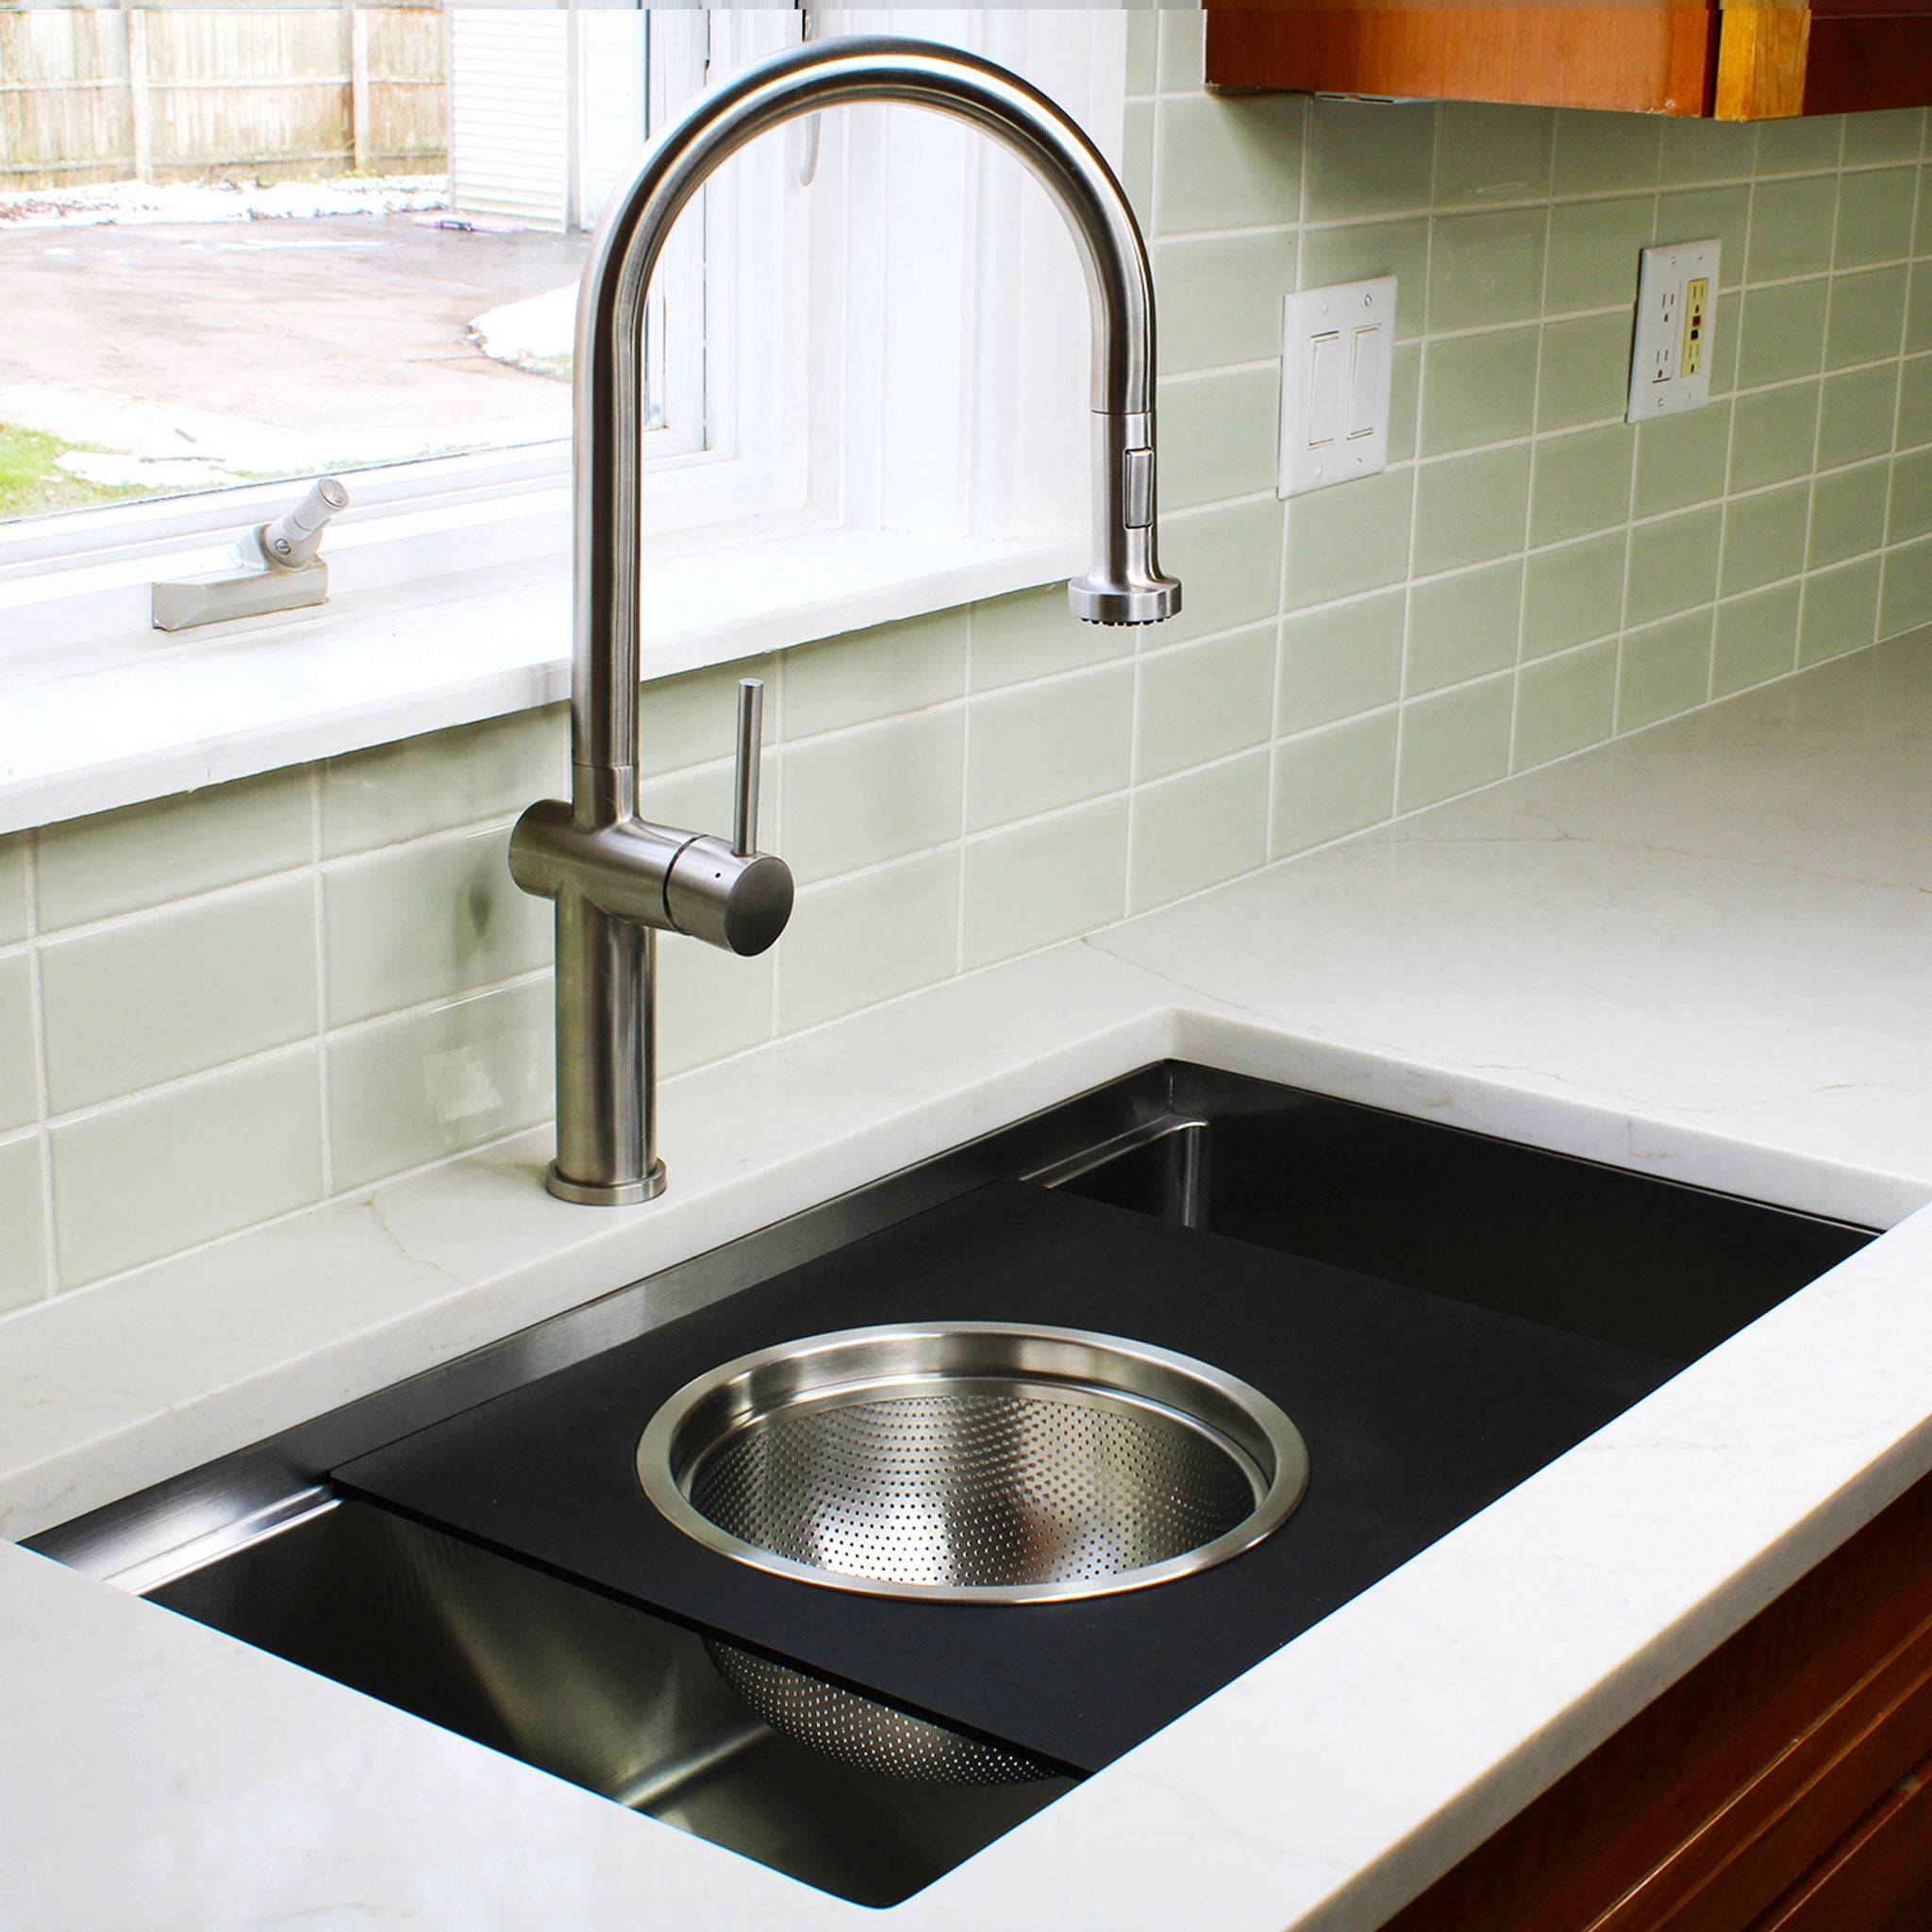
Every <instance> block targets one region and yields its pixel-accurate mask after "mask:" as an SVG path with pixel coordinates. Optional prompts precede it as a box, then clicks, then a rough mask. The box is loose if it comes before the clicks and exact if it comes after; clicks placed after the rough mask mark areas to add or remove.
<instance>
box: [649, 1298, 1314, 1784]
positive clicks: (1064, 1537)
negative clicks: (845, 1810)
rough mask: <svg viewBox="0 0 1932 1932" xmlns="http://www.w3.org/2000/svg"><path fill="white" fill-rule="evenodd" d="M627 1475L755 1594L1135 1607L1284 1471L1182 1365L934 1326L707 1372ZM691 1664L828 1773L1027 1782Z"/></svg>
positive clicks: (1222, 1548) (1250, 1525) (1257, 1529)
mask: <svg viewBox="0 0 1932 1932" xmlns="http://www.w3.org/2000/svg"><path fill="white" fill-rule="evenodd" d="M638 1474H639V1476H640V1478H641V1481H642V1483H643V1486H644V1491H645V1493H646V1494H647V1495H648V1496H649V1497H650V1498H651V1500H652V1502H653V1503H655V1504H656V1505H657V1507H658V1508H659V1509H660V1510H661V1511H662V1512H663V1513H664V1515H665V1516H667V1517H668V1518H669V1519H670V1520H671V1521H672V1522H673V1523H675V1524H677V1525H678V1527H679V1528H681V1529H683V1530H684V1531H685V1532H686V1534H688V1535H690V1536H691V1537H693V1538H695V1539H696V1540H697V1541H700V1542H702V1543H705V1544H706V1545H708V1547H709V1548H711V1549H714V1550H717V1551H720V1552H721V1553H723V1554H724V1555H725V1556H728V1557H734V1558H735V1559H736V1560H738V1561H740V1562H742V1563H747V1564H751V1565H753V1566H755V1567H757V1568H758V1569H761V1570H767V1571H770V1572H772V1573H774V1574H777V1575H781V1576H787V1577H791V1578H793V1579H794V1580H796V1581H799V1582H802V1583H810V1584H816V1585H819V1586H821V1587H823V1588H827V1589H834V1590H844V1591H859V1592H863V1593H866V1594H871V1595H877V1596H893V1597H906V1598H916V1599H926V1600H936V1601H941V1602H949V1603H989V1604H995V1603H996V1604H1029V1603H1048V1602H1054V1601H1057V1600H1061V1599H1065V1598H1070V1597H1084V1596H1101V1595H1107V1594H1110V1593H1112V1592H1114V1591H1126V1590H1140V1589H1145V1588H1147V1587H1149V1586H1151V1585H1154V1584H1158V1583H1165V1582H1169V1581H1172V1580H1173V1579H1174V1578H1176V1577H1180V1576H1186V1575H1189V1574H1192V1573H1193V1572H1195V1571H1199V1570H1204V1569H1207V1568H1208V1567H1209V1566H1210V1565H1212V1564H1215V1563H1221V1562H1224V1561H1225V1560H1226V1559H1227V1558H1228V1557H1233V1556H1237V1555H1239V1554H1240V1552H1241V1551H1242V1550H1245V1549H1248V1548H1251V1547H1252V1546H1253V1545H1254V1544H1255V1543H1257V1542H1258V1541H1260V1540H1261V1539H1262V1538H1263V1537H1265V1536H1266V1535H1268V1534H1269V1532H1270V1531H1271V1530H1274V1528H1276V1527H1277V1526H1278V1525H1279V1524H1281V1523H1282V1522H1283V1521H1285V1520H1286V1518H1287V1517H1288V1515H1289V1514H1290V1512H1291V1511H1292V1509H1293V1508H1294V1507H1295V1505H1296V1504H1297V1503H1298V1502H1299V1501H1300V1500H1301V1494H1302V1490H1303V1488H1304V1486H1305V1484H1306V1482H1307V1451H1306V1449H1305V1448H1304V1446H1303V1443H1302V1440H1301V1436H1300V1435H1299V1433H1298V1432H1297V1431H1296V1429H1295V1426H1294V1424H1292V1423H1291V1422H1290V1421H1289V1419H1288V1417H1287V1416H1285V1415H1284V1414H1283V1413H1282V1412H1281V1410H1280V1409H1279V1408H1278V1407H1275V1405H1274V1403H1272V1402H1270V1401H1269V1400H1268V1398H1267V1397H1266V1396H1264V1395H1262V1394H1261V1393H1260V1392H1259V1391H1257V1390H1255V1389H1251V1388H1250V1387H1248V1385H1247V1384H1246V1383H1244V1382H1241V1381H1238V1380H1236V1379H1235V1378H1234V1377H1233V1376H1231V1375H1226V1374H1223V1373H1222V1372H1221V1371H1220V1370H1218V1369H1213V1368H1209V1367H1208V1365H1207V1364H1206V1363H1204V1362H1199V1361H1195V1360H1192V1359H1191V1358H1190V1357H1186V1356H1180V1355H1175V1354H1173V1353H1171V1352H1170V1351H1168V1350H1165V1349H1158V1348H1154V1347H1151V1346H1149V1345H1147V1344H1145V1343H1142V1342H1137V1341H1123V1340H1121V1339H1120V1338H1118V1337H1115V1336H1108V1335H1095V1334H1090V1333H1087V1332H1085V1331H1082V1330H1078V1329H1068V1328H1041V1327H1033V1326H1028V1325H1024V1324H1006V1323H987V1322H956V1323H946V1324H935V1325H932V1326H926V1327H917V1328H910V1327H908V1328H857V1329H848V1330H845V1331H843V1332H841V1333H840V1334H835V1335H822V1336H814V1337H811V1338H809V1339H808V1340H806V1341H794V1342H788V1343H785V1344H782V1345H780V1346H778V1347H776V1348H770V1349H764V1350H761V1351H759V1352H758V1354H756V1355H750V1356H745V1357H741V1358H740V1359H739V1360H737V1361H733V1362H727V1363H725V1364H724V1366H723V1367H721V1368H718V1369H715V1370H713V1371H712V1372H711V1373H710V1374H706V1375H702V1376H700V1377H699V1378H698V1379H697V1380H696V1381H694V1382H691V1383H690V1384H688V1385H687V1386H686V1387H685V1388H684V1389H682V1390H680V1391H678V1393H677V1394H676V1395H675V1396H673V1397H672V1399H671V1400H670V1401H669V1402H667V1403H666V1404H665V1405H664V1407H662V1408H661V1409H659V1410H658V1414H657V1415H656V1416H655V1417H654V1418H653V1419H652V1421H651V1424H650V1426H649V1427H648V1428H647V1429H646V1430H645V1431H644V1434H643V1438H642V1440H641V1442H640V1443H639V1445H638ZM721 1653H725V1655H721ZM713 1658H714V1661H717V1662H718V1664H719V1667H720V1669H721V1670H722V1671H723V1672H724V1675H725V1676H726V1678H727V1679H728V1680H729V1681H731V1682H732V1683H733V1684H734V1686H735V1687H736V1688H737V1689H738V1690H739V1691H740V1694H741V1695H742V1696H744V1698H745V1699H746V1702H747V1703H749V1704H750V1705H751V1706H752V1707H753V1708H754V1709H755V1710H757V1711H758V1714H759V1715H760V1716H762V1717H764V1718H765V1719H766V1721H767V1722H768V1723H770V1724H773V1726H774V1728H775V1729H779V1730H784V1731H788V1732H789V1733H790V1734H791V1735H792V1736H795V1737H799V1738H801V1739H803V1740H805V1741H807V1742H808V1743H812V1744H815V1745H816V1746H817V1747H818V1748H820V1749H823V1750H830V1751H832V1752H833V1755H835V1756H840V1757H846V1758H847V1759H848V1760H849V1761H853V1762H863V1763H870V1764H872V1765H873V1766H874V1768H877V1769H883V1768H887V1766H888V1765H890V1766H891V1767H893V1768H895V1769H898V1770H899V1771H900V1773H901V1774H904V1775H912V1776H923V1777H930V1776H933V1775H935V1774H936V1771H935V1767H937V1774H938V1775H941V1776H943V1777H971V1778H972V1780H973V1781H974V1782H985V1781H988V1779H987V1772H988V1771H989V1770H992V1771H994V1772H996V1773H999V1775H1000V1776H1002V1777H1010V1776H1013V1775H1035V1774H1038V1767H1034V1768H1033V1769H1031V1770H1020V1769H1015V1768H1014V1767H1024V1766H1029V1765H1031V1760H1029V1759H1025V1758H1024V1757H1013V1755H1012V1754H1001V1753H999V1751H998V1747H996V1746H990V1745H985V1744H982V1743H981V1742H980V1741H979V1740H974V1739H967V1738H960V1737H959V1736H958V1734H956V1733H953V1732H950V1731H947V1730H945V1729H944V1728H943V1727H941V1726H939V1725H935V1724H927V1723H926V1722H925V1721H924V1720H923V1719H919V1718H913V1717H909V1716H908V1715H906V1714H905V1713H903V1712H899V1711H895V1710H892V1709H891V1707H887V1706H884V1705H879V1704H875V1703H874V1702H873V1701H872V1700H871V1699H868V1698H864V1697H859V1696H858V1695H857V1694H856V1693H854V1692H852V1691H845V1690H843V1689H842V1688H841V1687H839V1686H835V1685H830V1684H825V1683H824V1682H822V1680H820V1679H817V1678H815V1677H812V1676H810V1675H808V1674H804V1673H800V1672H796V1671H791V1670H788V1669H786V1668H785V1667H784V1666H781V1665H777V1664H773V1663H770V1662H769V1661H768V1660H766V1659H764V1658H761V1657H755V1656H753V1655H752V1654H751V1653H749V1652H745V1651H741V1650H738V1649H736V1648H735V1647H734V1646H729V1645H724V1644H722V1643H721V1644H717V1645H715V1646H714V1648H713ZM867 1713H876V1714H877V1716H876V1718H870V1717H868V1716H867ZM908 1726H912V1727H916V1728H915V1729H913V1730H909V1731H908V1729H907V1728H906V1727H908ZM927 1733H930V1734H932V1735H931V1736H930V1737H928V1736H927V1735H926V1734H927ZM940 1740H957V1743H958V1745H960V1746H963V1747H968V1750H967V1752H966V1755H964V1756H959V1755H957V1754H952V1753H949V1752H948V1751H947V1750H945V1749H944V1748H942V1745H941V1741H940ZM989 1752H991V1753H993V1754H994V1757H993V1758H987V1757H985V1756H984V1754H987V1753H989ZM973 1754H980V1757H979V1763H980V1769H979V1771H978V1772H977V1773H976V1774H975V1773H974V1772H973V1771H972V1770H970V1769H968V1768H967V1767H969V1766H970V1765H971V1764H972V1763H973V1762H974V1757H973ZM998 1757H1008V1758H1010V1759H1011V1764H1010V1765H1009V1766H1008V1768H1007V1769H1006V1770H1005V1771H1004V1772H1000V1768H999V1766H998V1764H997V1762H996V1761H995V1760H996V1759H997V1758H998Z"/></svg>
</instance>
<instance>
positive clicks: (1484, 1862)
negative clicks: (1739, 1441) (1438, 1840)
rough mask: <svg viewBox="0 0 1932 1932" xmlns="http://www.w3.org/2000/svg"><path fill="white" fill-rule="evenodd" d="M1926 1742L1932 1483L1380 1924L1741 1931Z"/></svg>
mask: <svg viewBox="0 0 1932 1932" xmlns="http://www.w3.org/2000/svg"><path fill="white" fill-rule="evenodd" d="M1928 1749H1932V1479H1927V1480H1926V1481H1924V1482H1922V1483H1921V1484H1919V1485H1918V1486H1917V1487H1916V1488H1915V1489H1913V1490H1911V1491H1908V1492H1907V1494H1906V1495H1905V1496H1903V1497H1901V1498H1900V1499H1899V1501H1898V1502H1896V1503H1895V1504H1893V1505H1892V1507H1890V1509H1888V1510H1887V1511H1885V1512H1884V1514H1882V1515H1881V1516H1879V1517H1878V1518H1877V1519H1876V1520H1875V1521H1874V1522H1873V1523H1872V1524H1869V1525H1867V1527H1866V1528H1865V1529H1864V1530H1862V1531H1860V1532H1859V1534H1858V1535H1857V1537H1855V1538H1853V1539H1852V1541H1849V1542H1848V1543H1846V1544H1845V1545H1844V1546H1843V1547H1842V1548H1841V1549H1840V1550H1839V1551H1838V1552H1837V1553H1836V1554H1835V1555H1833V1556H1832V1557H1828V1558H1827V1559H1826V1560H1825V1561H1824V1563H1823V1564H1821V1565H1820V1566H1819V1567H1818V1568H1817V1569H1816V1570H1814V1571H1813V1572H1812V1573H1811V1574H1809V1575H1808V1576H1807V1577H1804V1578H1802V1579H1801V1580H1800V1581H1799V1582H1798V1583H1796V1584H1794V1585H1793V1586H1792V1587H1791V1588H1790V1590H1788V1591H1786V1592H1785V1593H1784V1594H1783V1595H1782V1596H1781V1597H1779V1598H1778V1599H1777V1600H1776V1601H1775V1602H1774V1603H1773V1604H1772V1605H1770V1606H1769V1607H1767V1608H1766V1609H1765V1610H1764V1611H1762V1612H1761V1613H1760V1614H1759V1615H1758V1616H1757V1618H1756V1619H1754V1620H1753V1622H1752V1623H1750V1624H1747V1625H1746V1626H1745V1627H1744V1628H1743V1629H1742V1630H1741V1631H1740V1632H1739V1633H1738V1635H1737V1636H1736V1637H1734V1638H1733V1639H1732V1640H1731V1641H1729V1642H1728V1643H1726V1644H1724V1645H1723V1646H1722V1647H1721V1648H1720V1649H1718V1650H1717V1651H1715V1652H1714V1653H1713V1654H1712V1655H1711V1656H1710V1657H1707V1658H1706V1659H1705V1661H1704V1662H1703V1663H1702V1664H1700V1665H1698V1666H1697V1667H1696V1669H1694V1670H1693V1671H1691V1673H1690V1674H1688V1675H1686V1676H1685V1677H1683V1678H1682V1679H1681V1680H1680V1681H1679V1682H1678V1683H1676V1684H1675V1685H1674V1686H1672V1687H1671V1688H1670V1689H1669V1690H1668V1691H1665V1692H1664V1693H1663V1694H1662V1695H1661V1696H1660V1697H1659V1698H1657V1701H1656V1702H1655V1703H1653V1704H1652V1705H1651V1706H1649V1707H1648V1708H1646V1709H1645V1710H1643V1711H1642V1712H1641V1713H1640V1714H1639V1715H1638V1716H1637V1717H1636V1718H1635V1719H1633V1720H1632V1721H1631V1722H1630V1723H1629V1724H1626V1725H1625V1726H1624V1729H1623V1730H1621V1731H1620V1732H1618V1733H1617V1735H1616V1736H1615V1737H1613V1738H1611V1739H1609V1740H1607V1742H1606V1743H1605V1744H1603V1745H1602V1746H1600V1747H1599V1748H1598V1749H1597V1750H1596V1751H1595V1752H1593V1753H1592V1754H1591V1756H1590V1757H1587V1758H1585V1759H1584V1760H1583V1762H1582V1763H1581V1764H1579V1765H1578V1766H1577V1767H1576V1769H1575V1770H1574V1771H1573V1772H1572V1773H1571V1774H1569V1775H1568V1776H1567V1777H1565V1778H1563V1779H1561V1780H1559V1781H1558V1782H1557V1784H1556V1785H1555V1786H1554V1787H1552V1788H1551V1789H1550V1790H1547V1791H1545V1792H1544V1793H1543V1794H1542V1795H1541V1797H1539V1798H1538V1799H1536V1800H1535V1801H1534V1802H1533V1803H1532V1804H1531V1805H1529V1806H1528V1807H1526V1808H1525V1809H1524V1811H1523V1812H1522V1813H1520V1814H1519V1815H1518V1816H1517V1817H1516V1818H1515V1819H1513V1820H1512V1821H1511V1822H1510V1823H1509V1824H1507V1825H1505V1826H1504V1827H1503V1828H1502V1830H1500V1831H1499V1832H1497V1833H1496V1835H1495V1836H1494V1837H1493V1838H1491V1840H1489V1842H1488V1843H1487V1844H1484V1845H1482V1846H1479V1847H1478V1848H1477V1849H1476V1850H1475V1851H1474V1852H1473V1853H1471V1854H1470V1856H1469V1857H1467V1858H1465V1859H1464V1860H1463V1861H1462V1863H1461V1864H1460V1865H1458V1866H1457V1867H1456V1868H1455V1869H1454V1870H1453V1871H1451V1872H1449V1873H1448V1874H1445V1875H1444V1876H1443V1877H1442V1878H1441V1880H1439V1881H1438V1882H1437V1883H1436V1884H1435V1885H1434V1886H1432V1887H1431V1888H1430V1889H1429V1890H1427V1891H1425V1892H1424V1893H1423V1894H1422V1896H1421V1897H1420V1898H1418V1899H1416V1900H1415V1901H1414V1902H1413V1903H1412V1904H1411V1905H1410V1906H1408V1907H1406V1908H1405V1909H1404V1910H1403V1911H1401V1912H1398V1913H1397V1914H1396V1915H1395V1917H1394V1918H1393V1919H1391V1921H1390V1922H1389V1928H1388V1932H1596V1928H1604V1932H1608V1928H1610V1927H1615V1928H1616V1932H1640V1928H1641V1932H1661V1928H1665V1927H1669V1928H1671V1932H1741V1928H1744V1927H1748V1926H1749V1925H1750V1923H1751V1920H1752V1918H1753V1917H1754V1916H1755V1915H1757V1914H1759V1913H1761V1912H1763V1911H1764V1910H1766V1909H1767V1908H1768V1907H1770V1906H1772V1905H1773V1904H1774V1902H1775V1901H1776V1899H1777V1897H1778V1895H1779V1893H1780V1892H1782V1891H1784V1890H1787V1889H1788V1888H1789V1887H1790V1886H1791V1885H1792V1883H1793V1882H1794V1881H1796V1880H1797V1879H1799V1878H1800V1877H1801V1876H1802V1875H1803V1874H1804V1873H1805V1872H1806V1870H1807V1867H1808V1866H1809V1865H1810V1864H1811V1863H1812V1862H1813V1861H1814V1860H1816V1859H1817V1858H1819V1857H1822V1856H1824V1854H1825V1853H1826V1852H1828V1850H1829V1849H1830V1847H1831V1845H1832V1843H1833V1841H1834V1840H1836V1839H1837V1838H1838V1837H1839V1836H1840V1834H1841V1833H1843V1832H1844V1831H1846V1830H1847V1829H1848V1828H1850V1827H1851V1826H1853V1825H1855V1824H1857V1821H1858V1820H1859V1819H1860V1818H1861V1817H1862V1816H1863V1815H1864V1814H1865V1812H1866V1811H1867V1810H1868V1809H1869V1808H1870V1807H1872V1806H1874V1805H1875V1804H1877V1803H1879V1802H1880V1801H1881V1800H1883V1799H1884V1797H1885V1795H1886V1793H1887V1791H1888V1790H1890V1788H1891V1787H1892V1786H1893V1785H1894V1784H1896V1783H1897V1782H1898V1781H1899V1780H1900V1779H1901V1778H1902V1777H1904V1776H1906V1775H1907V1774H1909V1773H1910V1771H1911V1769H1912V1767H1913V1766H1914V1765H1915V1764H1917V1763H1919V1762H1920V1761H1921V1760H1922V1759H1924V1757H1925V1756H1926V1754H1927V1751H1928ZM1925 1875H1927V1874H1925V1873H1924V1872H1920V1873H1915V1874H1914V1877H1913V1883H1914V1884H1915V1885H1916V1884H1918V1883H1920V1882H1921V1880H1922V1878H1924V1876H1925ZM1833 1932H1876V1928H1875V1927H1873V1928H1867V1927H1861V1926H1857V1925H1853V1926H1848V1927H1845V1928H1839V1927H1834V1928H1833ZM1915 1932H1923V1928H1915Z"/></svg>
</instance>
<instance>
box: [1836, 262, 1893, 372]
mask: <svg viewBox="0 0 1932 1932" xmlns="http://www.w3.org/2000/svg"><path fill="white" fill-rule="evenodd" d="M1909 273H1910V272H1909V271H1908V270H1907V269H1904V268H1879V269H1872V270H1870V271H1868V272H1867V273H1865V274H1863V275H1834V276H1832V278H1831V319H1830V323H1829V325H1828V326H1827V327H1826V329H1825V336H1824V365H1825V367H1826V368H1827V369H1847V368H1850V367H1851V366H1852V365H1853V364H1854V363H1857V362H1876V361H1878V360H1879V359H1880V358H1887V357H1892V356H1896V355H1897V354H1898V352H1899V341H1900V338H1901V336H1902V335H1903V333H1904V329H1905V320H1906V286H1907V278H1908V275H1909Z"/></svg>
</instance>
